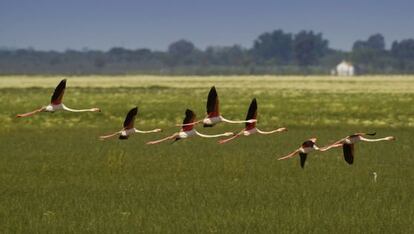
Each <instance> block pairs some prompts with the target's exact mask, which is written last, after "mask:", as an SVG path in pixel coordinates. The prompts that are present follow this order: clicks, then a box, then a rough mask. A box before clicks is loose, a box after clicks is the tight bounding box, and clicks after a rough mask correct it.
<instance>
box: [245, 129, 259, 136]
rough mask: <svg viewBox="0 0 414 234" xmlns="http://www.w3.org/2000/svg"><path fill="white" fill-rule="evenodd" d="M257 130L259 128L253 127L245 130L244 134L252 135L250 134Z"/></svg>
mask: <svg viewBox="0 0 414 234" xmlns="http://www.w3.org/2000/svg"><path fill="white" fill-rule="evenodd" d="M257 132H258V129H257V128H252V129H249V130H243V136H250V135H252V134H255V133H257Z"/></svg>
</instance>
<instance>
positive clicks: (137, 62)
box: [0, 30, 414, 75]
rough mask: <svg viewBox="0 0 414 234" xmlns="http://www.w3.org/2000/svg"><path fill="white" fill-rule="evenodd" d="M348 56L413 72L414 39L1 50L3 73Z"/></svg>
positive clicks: (174, 68) (278, 34)
mask: <svg viewBox="0 0 414 234" xmlns="http://www.w3.org/2000/svg"><path fill="white" fill-rule="evenodd" d="M342 60H347V61H349V62H351V63H353V65H354V66H355V68H356V71H357V74H384V73H385V74H412V73H414V39H405V40H401V41H394V42H393V43H392V46H391V48H390V49H389V50H387V49H386V48H385V39H384V37H383V36H382V35H381V34H374V35H372V36H370V37H369V38H368V39H367V40H359V41H356V42H355V43H354V44H353V48H352V51H349V52H345V51H340V50H335V49H332V48H329V41H328V40H326V39H324V38H323V36H322V34H321V33H314V32H313V31H300V32H298V33H296V34H291V33H286V32H284V31H282V30H275V31H273V32H266V33H263V34H261V35H259V37H258V38H257V39H256V40H255V41H254V44H253V46H252V48H243V47H241V46H239V45H233V46H210V47H207V48H206V49H205V50H201V49H198V48H197V47H195V46H194V44H193V43H192V42H190V41H188V40H179V41H176V42H173V43H171V44H170V45H169V47H168V50H167V51H153V50H149V49H136V50H131V49H125V48H121V47H114V48H112V49H110V50H109V51H106V52H104V51H98V50H82V51H76V50H67V51H65V52H56V51H37V50H34V49H0V74H74V75H77V74H157V75H159V74H161V75H163V74H165V75H193V74H195V75H215V74H222V75H230V74H233V75H237V74H330V72H331V70H332V69H333V68H334V67H335V66H336V65H337V64H338V63H339V62H340V61H342Z"/></svg>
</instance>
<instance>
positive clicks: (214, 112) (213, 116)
mask: <svg viewBox="0 0 414 234" xmlns="http://www.w3.org/2000/svg"><path fill="white" fill-rule="evenodd" d="M206 107H207V108H206V109H207V116H206V117H205V118H204V119H203V120H199V121H195V122H192V123H188V124H186V125H194V124H198V123H201V122H202V123H203V126H204V127H213V126H214V125H216V124H218V123H220V122H225V123H231V124H237V123H254V122H256V120H255V119H249V120H229V119H225V118H224V117H223V116H222V115H220V108H219V99H218V95H217V91H216V87H214V86H213V87H211V89H210V92H209V93H208V96H207V106H206ZM178 126H183V125H178Z"/></svg>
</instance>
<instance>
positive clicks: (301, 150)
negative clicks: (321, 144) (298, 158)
mask: <svg viewBox="0 0 414 234" xmlns="http://www.w3.org/2000/svg"><path fill="white" fill-rule="evenodd" d="M315 150H319V148H318V147H317V146H316V145H313V147H300V148H299V152H301V153H304V154H307V153H310V152H312V151H315Z"/></svg>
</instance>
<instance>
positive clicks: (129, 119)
mask: <svg viewBox="0 0 414 234" xmlns="http://www.w3.org/2000/svg"><path fill="white" fill-rule="evenodd" d="M137 114H138V107H135V108H132V109H131V110H130V111H128V114H127V116H126V118H125V121H124V128H125V129H131V128H134V122H135V117H136V116H137Z"/></svg>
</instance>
